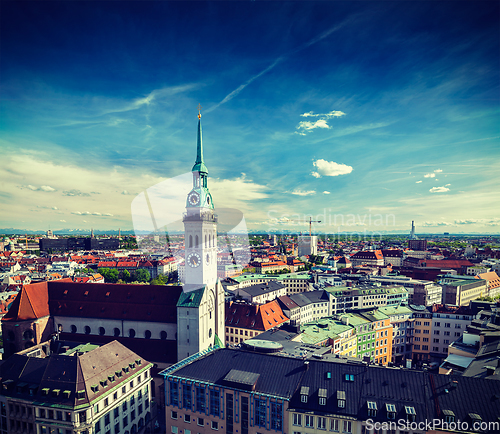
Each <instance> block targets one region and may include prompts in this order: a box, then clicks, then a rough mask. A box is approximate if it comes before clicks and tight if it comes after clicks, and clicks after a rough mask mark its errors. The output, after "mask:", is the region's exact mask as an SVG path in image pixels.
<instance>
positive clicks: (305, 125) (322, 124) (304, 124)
mask: <svg viewBox="0 0 500 434" xmlns="http://www.w3.org/2000/svg"><path fill="white" fill-rule="evenodd" d="M316 128H326V129H328V128H330V126H329V125H328V124H327V122H326V119H318V120H317V121H316V122H309V121H301V122H299V125H297V130H299V133H301V132H303V131H312V130H314V129H316ZM300 130H302V131H300Z"/></svg>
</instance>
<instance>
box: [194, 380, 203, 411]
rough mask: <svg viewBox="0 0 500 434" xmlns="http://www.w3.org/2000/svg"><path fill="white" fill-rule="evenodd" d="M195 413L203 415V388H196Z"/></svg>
mask: <svg viewBox="0 0 500 434" xmlns="http://www.w3.org/2000/svg"><path fill="white" fill-rule="evenodd" d="M195 390H196V411H198V412H200V413H205V388H204V387H199V386H197V387H196V389H195Z"/></svg>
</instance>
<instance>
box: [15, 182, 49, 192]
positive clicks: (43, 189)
mask: <svg viewBox="0 0 500 434" xmlns="http://www.w3.org/2000/svg"><path fill="white" fill-rule="evenodd" d="M20 188H27V189H28V190H32V191H45V192H47V193H53V192H54V191H57V190H56V189H55V188H52V187H51V186H50V185H42V186H40V187H36V186H34V185H31V184H28V185H25V186H23V187H20Z"/></svg>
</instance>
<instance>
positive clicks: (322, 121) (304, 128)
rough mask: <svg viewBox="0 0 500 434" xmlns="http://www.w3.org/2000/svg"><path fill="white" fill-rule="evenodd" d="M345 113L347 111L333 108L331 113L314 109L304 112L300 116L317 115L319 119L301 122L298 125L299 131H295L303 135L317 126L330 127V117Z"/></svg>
mask: <svg viewBox="0 0 500 434" xmlns="http://www.w3.org/2000/svg"><path fill="white" fill-rule="evenodd" d="M344 115H345V113H344V112H341V111H339V110H332V111H331V112H330V113H313V112H312V111H311V112H308V113H302V114H301V115H300V116H302V117H304V118H309V117H316V118H319V119H318V120H317V121H315V122H310V121H301V122H299V125H297V127H296V129H297V131H296V132H295V133H296V134H300V135H301V136H305V135H306V133H308V132H310V131H312V130H315V129H316V128H324V129H330V128H331V127H330V125H328V122H327V120H328V119H330V118H338V117H341V116H344Z"/></svg>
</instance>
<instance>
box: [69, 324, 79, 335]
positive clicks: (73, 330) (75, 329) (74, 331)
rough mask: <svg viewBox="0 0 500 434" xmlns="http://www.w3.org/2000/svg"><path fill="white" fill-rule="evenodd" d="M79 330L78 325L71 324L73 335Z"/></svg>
mask: <svg viewBox="0 0 500 434" xmlns="http://www.w3.org/2000/svg"><path fill="white" fill-rule="evenodd" d="M77 330H78V329H77V328H76V325H74V324H71V333H76V332H77Z"/></svg>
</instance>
